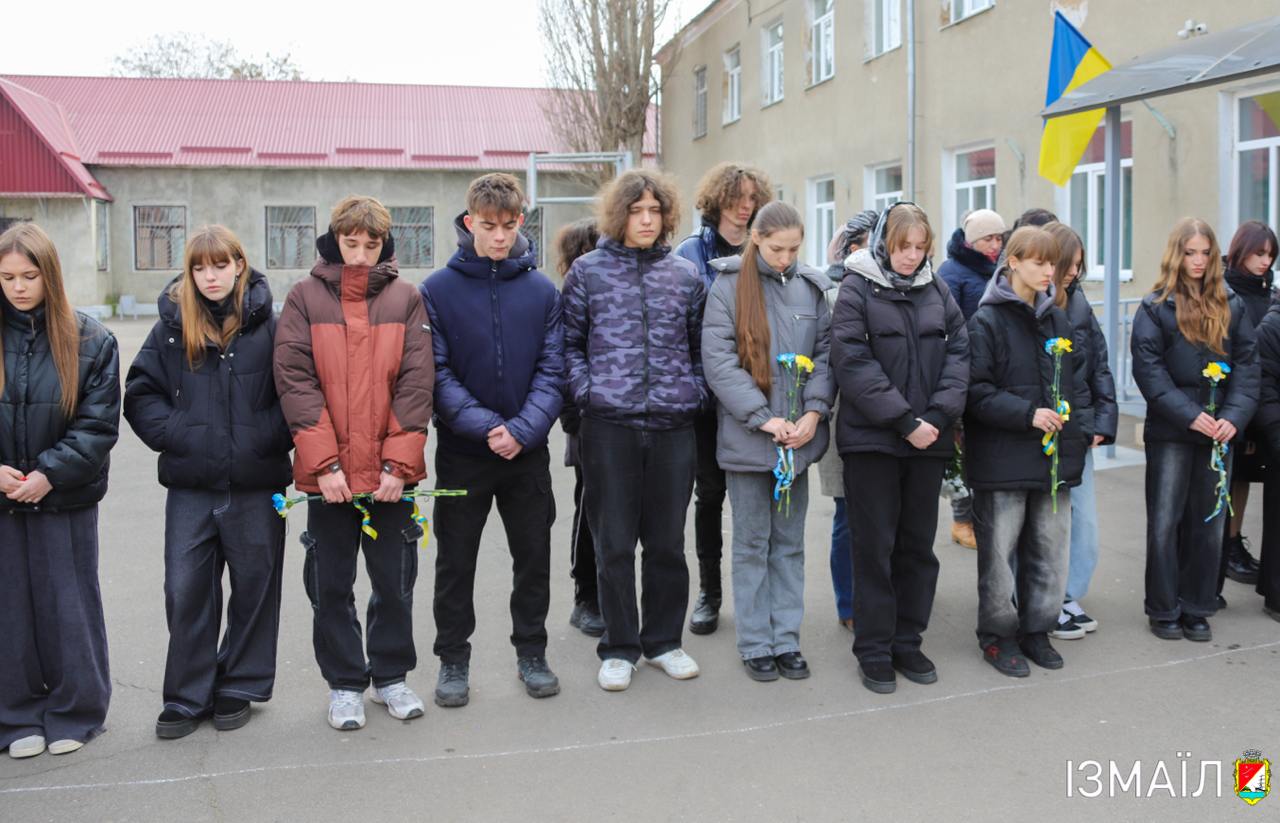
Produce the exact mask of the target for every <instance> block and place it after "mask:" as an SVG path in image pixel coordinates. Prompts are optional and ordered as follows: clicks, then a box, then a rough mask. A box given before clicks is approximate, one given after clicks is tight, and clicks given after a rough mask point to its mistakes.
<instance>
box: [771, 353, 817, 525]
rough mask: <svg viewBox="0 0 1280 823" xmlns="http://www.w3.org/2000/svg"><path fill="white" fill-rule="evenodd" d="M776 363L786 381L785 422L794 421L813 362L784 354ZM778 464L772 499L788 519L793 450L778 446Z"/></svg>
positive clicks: (774, 471)
mask: <svg viewBox="0 0 1280 823" xmlns="http://www.w3.org/2000/svg"><path fill="white" fill-rule="evenodd" d="M778 364H779V365H780V366H782V373H783V375H784V376H785V378H786V379H787V420H788V421H790V422H792V423H794V422H796V420H797V418H798V416H799V414H800V408H801V407H802V405H803V400H804V384H805V381H806V380H808V379H809V375H811V374H813V361H812V360H810V359H809V358H808V357H806V356H805V355H803V354H796V353H794V352H787V353H785V354H780V355H778ZM777 449H778V462H777V464H776V465H774V467H773V476H774V479H775V481H776V482H775V483H774V484H773V499H774V501H775V502H777V504H778V511H783V506H784V505H785V506H786V513H787V516H788V517H790V516H791V484H793V483H794V482H795V480H796V457H795V449H792V448H790V447H788V448H785V449H784V448H783V447H782V446H778V447H777Z"/></svg>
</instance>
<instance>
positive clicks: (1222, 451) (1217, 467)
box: [1200, 360, 1235, 523]
mask: <svg viewBox="0 0 1280 823" xmlns="http://www.w3.org/2000/svg"><path fill="white" fill-rule="evenodd" d="M1200 373H1201V374H1203V375H1204V376H1205V378H1206V379H1207V380H1208V381H1209V407H1208V409H1207V411H1208V412H1209V414H1210V415H1213V414H1214V412H1216V411H1217V410H1218V383H1220V382H1222V379H1223V378H1224V377H1226V376H1227V375H1228V374H1231V366H1229V365H1227V364H1226V363H1223V362H1222V361H1220V360H1215V361H1214V362H1212V363H1210V364H1209V365H1207V366H1205V367H1204V371H1202V372H1200ZM1230 448H1231V447H1230V446H1228V445H1227V444H1226V443H1219V442H1218V441H1216V440H1215V441H1213V453H1212V454H1210V455H1209V468H1211V469H1213V470H1214V471H1216V472H1217V473H1218V485H1216V486H1214V489H1213V493H1214V495H1215V496H1216V498H1217V499H1216V500H1215V503H1214V507H1213V512H1212V513H1211V514H1210V515H1209V516H1208V517H1206V518H1205V519H1204V522H1206V523H1208V522H1209V521H1210V520H1212V519H1213V518H1215V517H1217V516H1218V515H1220V514H1222V510H1223V509H1226V511H1227V513H1228V514H1229V515H1231V516H1233V517H1234V516H1235V511H1234V510H1232V508H1231V478H1230V477H1228V475H1227V452H1228V451H1229V450H1230Z"/></svg>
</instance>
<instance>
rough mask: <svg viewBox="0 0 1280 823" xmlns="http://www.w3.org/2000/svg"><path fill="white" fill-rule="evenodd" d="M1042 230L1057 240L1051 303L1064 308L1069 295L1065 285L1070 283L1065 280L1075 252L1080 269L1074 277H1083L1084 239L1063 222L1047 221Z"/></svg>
mask: <svg viewBox="0 0 1280 823" xmlns="http://www.w3.org/2000/svg"><path fill="white" fill-rule="evenodd" d="M1044 230H1045V231H1047V232H1049V234H1052V235H1053V239H1054V240H1057V241H1058V257H1057V259H1055V260H1054V261H1053V304H1054V305H1055V306H1057V307H1058V308H1060V309H1065V308H1066V307H1067V298H1068V297H1069V296H1070V295H1069V294H1068V293H1067V287H1068V286H1070V285H1071V284H1070V283H1069V282H1067V275H1068V274H1069V273H1070V272H1071V264H1072V263H1074V262H1075V261H1076V255H1077V254H1079V255H1080V271H1078V272H1076V279H1077V280H1078V279H1079V278H1081V277H1084V271H1085V268H1084V267H1085V262H1084V261H1085V257H1084V241H1083V240H1081V239H1080V235H1078V234H1076V230H1075V229H1073V228H1071V227H1070V226H1068V225H1065V224H1063V223H1057V222H1054V223H1047V224H1045V227H1044Z"/></svg>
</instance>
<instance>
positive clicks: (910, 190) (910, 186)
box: [903, 0, 916, 202]
mask: <svg viewBox="0 0 1280 823" xmlns="http://www.w3.org/2000/svg"><path fill="white" fill-rule="evenodd" d="M904 165H905V166H906V168H905V171H906V175H905V176H906V180H904V181H903V183H904V184H905V185H904V186H903V188H904V189H905V190H906V199H907V200H910V201H912V202H915V199H916V2H915V0H907V156H906V163H905V164H904Z"/></svg>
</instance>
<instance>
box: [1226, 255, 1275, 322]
mask: <svg viewBox="0 0 1280 823" xmlns="http://www.w3.org/2000/svg"><path fill="white" fill-rule="evenodd" d="M1223 276H1224V277H1225V278H1226V281H1227V286H1229V287H1230V288H1231V290H1232V291H1233V292H1235V293H1236V294H1237V295H1238V296H1239V297H1240V299H1241V300H1243V301H1244V308H1245V311H1247V312H1248V313H1249V322H1250V323H1251V324H1252V325H1253V327H1254V328H1255V329H1256V328H1258V324H1259V323H1261V322H1262V318H1263V316H1264V315H1265V314H1266V313H1267V310H1268V309H1269V308H1271V294H1272V292H1271V284H1272V278H1273V277H1274V274H1273V272H1272V271H1271V270H1270V269H1268V270H1267V273H1266V274H1265V275H1263V276H1262V277H1258V276H1257V275H1253V274H1249V273H1248V272H1243V271H1240V270H1239V269H1227V270H1226V271H1225V272H1224V274H1223Z"/></svg>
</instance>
